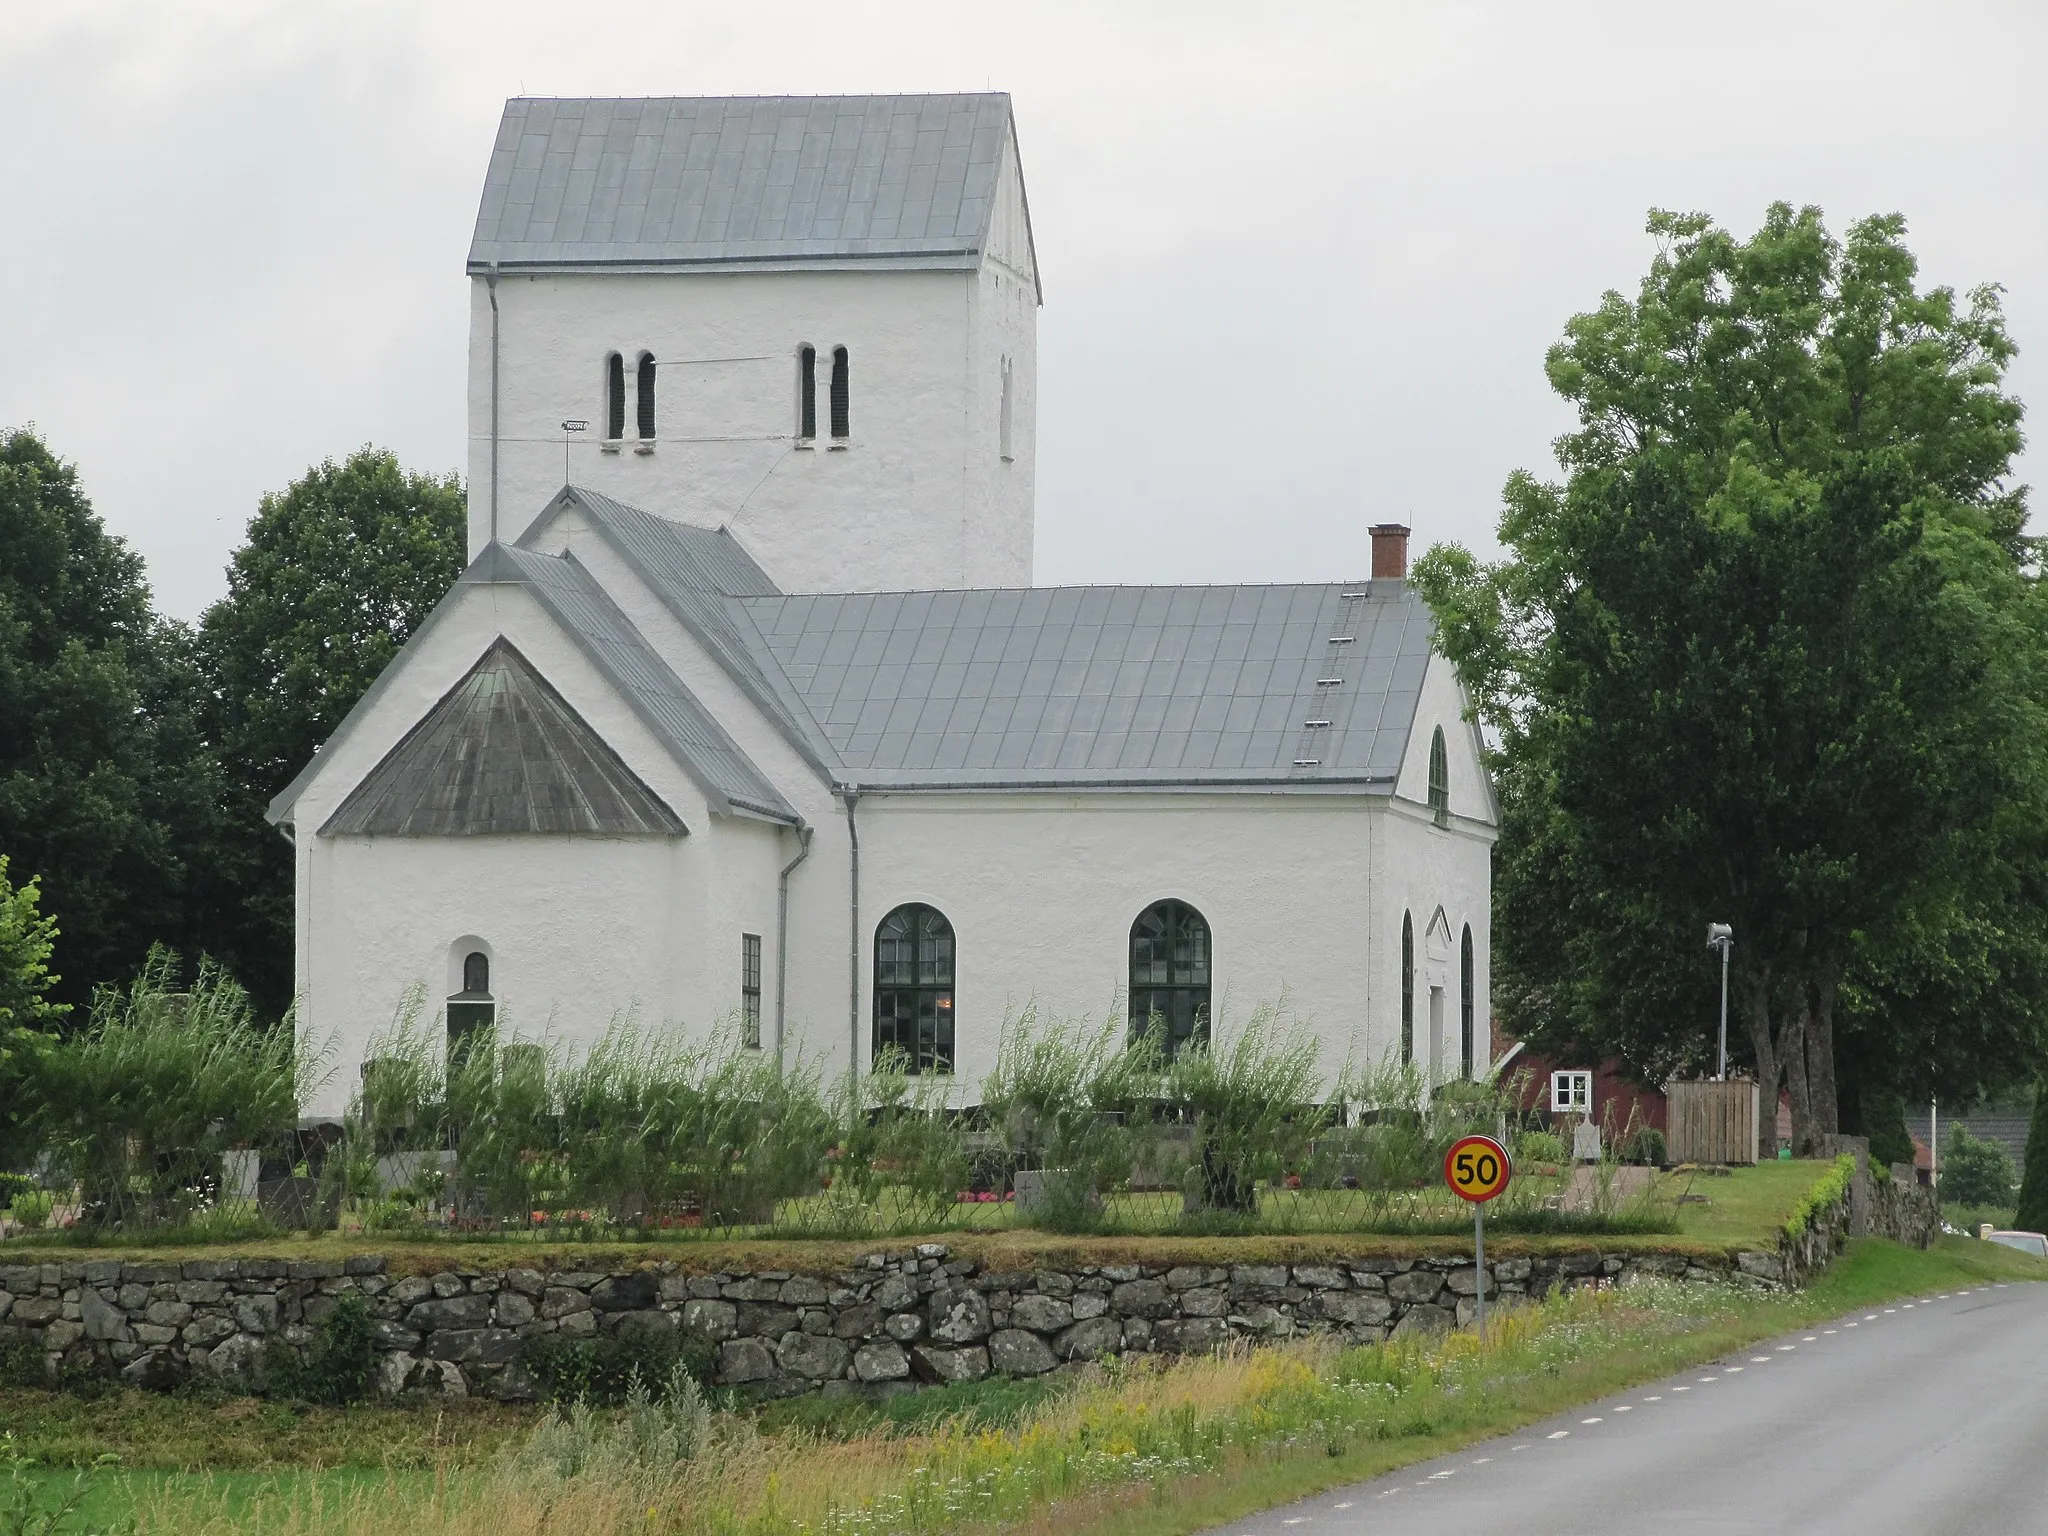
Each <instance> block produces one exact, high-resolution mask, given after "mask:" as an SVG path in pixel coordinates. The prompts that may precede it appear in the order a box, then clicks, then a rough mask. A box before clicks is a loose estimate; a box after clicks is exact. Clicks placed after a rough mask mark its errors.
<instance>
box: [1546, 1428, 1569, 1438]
mask: <svg viewBox="0 0 2048 1536" xmlns="http://www.w3.org/2000/svg"><path fill="white" fill-rule="evenodd" d="M1569 1434H1571V1431H1570V1430H1568V1429H1560V1430H1558V1431H1557V1432H1556V1433H1555V1434H1553V1435H1552V1436H1551V1437H1550V1438H1551V1439H1553V1440H1562V1439H1564V1438H1565V1437H1566V1436H1568V1435H1569Z"/></svg>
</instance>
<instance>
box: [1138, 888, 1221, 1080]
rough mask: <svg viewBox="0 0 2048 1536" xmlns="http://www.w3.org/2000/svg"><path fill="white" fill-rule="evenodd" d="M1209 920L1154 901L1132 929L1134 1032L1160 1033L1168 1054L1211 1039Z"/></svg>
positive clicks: (1183, 907)
mask: <svg viewBox="0 0 2048 1536" xmlns="http://www.w3.org/2000/svg"><path fill="white" fill-rule="evenodd" d="M1209 970H1210V967H1209V921H1208V919H1207V918H1205V917H1203V916H1202V914H1201V913H1199V912H1197V911H1196V910H1195V909H1194V908H1193V907H1191V906H1189V905H1188V904H1187V903H1186V902H1184V901H1156V902H1154V903H1153V904H1152V905H1151V906H1149V907H1147V908H1146V909H1145V910H1144V911H1143V912H1140V913H1139V914H1138V920H1137V921H1136V922H1135V923H1133V924H1131V1032H1132V1035H1133V1036H1134V1037H1136V1036H1140V1035H1143V1034H1144V1033H1145V1032H1146V1031H1148V1030H1152V1029H1156V1030H1158V1031H1159V1043H1160V1044H1161V1045H1162V1046H1163V1047H1164V1048H1165V1049H1166V1052H1167V1054H1168V1055H1177V1054H1178V1053H1179V1051H1180V1048H1181V1047H1182V1046H1184V1045H1186V1044H1187V1043H1188V1042H1189V1041H1191V1040H1193V1041H1200V1042H1207V1040H1208V1038H1209Z"/></svg>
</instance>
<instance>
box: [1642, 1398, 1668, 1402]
mask: <svg viewBox="0 0 2048 1536" xmlns="http://www.w3.org/2000/svg"><path fill="white" fill-rule="evenodd" d="M1643 1401H1644V1402H1646V1403H1661V1402H1663V1401H1664V1399H1663V1398H1661V1397H1646V1398H1644V1399H1643Z"/></svg>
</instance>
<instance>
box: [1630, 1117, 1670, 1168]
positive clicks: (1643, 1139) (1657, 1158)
mask: <svg viewBox="0 0 2048 1536" xmlns="http://www.w3.org/2000/svg"><path fill="white" fill-rule="evenodd" d="M1667 1158H1668V1154H1667V1151H1666V1149H1665V1145H1664V1133H1663V1132H1662V1131H1660V1130H1658V1129H1657V1128H1656V1127H1655V1126H1654V1125H1643V1126H1638V1127H1636V1129H1635V1131H1634V1132H1633V1133H1632V1134H1631V1135H1630V1136H1629V1138H1628V1140H1627V1141H1626V1142H1624V1143H1623V1144H1622V1149H1621V1160H1622V1161H1623V1162H1624V1163H1647V1164H1648V1165H1649V1166H1651V1167H1653V1168H1660V1167H1662V1166H1663V1165H1664V1163H1665V1162H1666V1161H1667Z"/></svg>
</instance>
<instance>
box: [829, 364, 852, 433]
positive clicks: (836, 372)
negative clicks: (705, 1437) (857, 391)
mask: <svg viewBox="0 0 2048 1536" xmlns="http://www.w3.org/2000/svg"><path fill="white" fill-rule="evenodd" d="M851 399H852V387H851V385H850V384H849V383H848V381H847V373H846V348H844V347H834V348H833V349H832V435H833V436H834V437H837V438H847V437H851V436H853V429H852V428H851V427H850V426H848V425H847V412H848V408H849V405H850V402H851Z"/></svg>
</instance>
